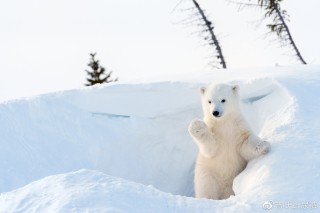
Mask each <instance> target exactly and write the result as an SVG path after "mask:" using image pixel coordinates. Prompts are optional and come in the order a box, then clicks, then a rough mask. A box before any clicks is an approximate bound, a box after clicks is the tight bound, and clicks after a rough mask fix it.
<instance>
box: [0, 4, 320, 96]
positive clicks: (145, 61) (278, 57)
mask: <svg viewBox="0 0 320 213" xmlns="http://www.w3.org/2000/svg"><path fill="white" fill-rule="evenodd" d="M179 1H180V0H139V1H132V0H131V1H130V0H117V1H111V0H68V1H65V0H55V1H52V0H51V1H50V0H29V1H23V0H10V1H3V2H2V3H1V6H0V26H1V33H0V46H1V48H0V58H1V59H0V73H1V79H0V100H7V99H12V98H17V97H23V96H29V95H36V94H40V93H45V92H52V91H57V90H64V89H72V88H79V87H83V85H84V83H85V78H86V73H85V72H84V70H85V69H86V68H87V63H88V61H89V53H90V52H97V53H98V55H97V57H98V58H99V59H100V61H101V64H102V65H103V66H105V67H106V68H107V70H113V71H114V74H113V75H114V77H119V78H120V81H121V80H123V81H124V80H130V79H139V78H143V77H145V76H159V75H167V74H172V73H176V74H183V73H186V74H188V73H190V72H197V71H199V72H201V71H206V70H210V69H211V67H210V66H208V65H207V64H208V62H209V59H208V57H210V49H208V47H207V46H205V45H204V44H205V42H204V41H203V40H201V38H200V37H198V36H197V35H196V34H194V32H196V31H197V28H195V27H193V26H186V25H183V24H181V23H180V21H181V20H183V19H184V18H187V17H188V16H189V13H188V12H186V11H184V12H183V11H181V10H180V9H184V8H189V6H190V5H191V4H190V1H188V0H184V1H182V3H181V4H180V5H179V7H178V8H177V10H175V11H174V12H172V11H173V9H174V7H175V6H176V5H177V3H178V2H179ZM199 2H200V3H201V4H202V6H203V7H204V8H206V11H207V14H209V15H210V17H211V19H212V20H213V21H214V24H215V29H216V34H217V35H218V37H219V38H220V43H221V45H222V47H223V52H224V55H225V57H226V61H227V65H228V67H230V68H252V67H257V68H258V67H268V66H269V67H272V66H275V64H279V65H283V66H286V65H297V64H299V63H298V62H296V61H295V58H294V57H290V56H289V55H288V53H287V49H279V48H278V44H277V42H276V41H274V40H275V37H267V38H264V34H265V32H266V31H265V27H264V24H262V25H260V26H256V25H257V24H256V23H257V21H258V20H259V19H261V18H262V15H261V13H260V11H259V10H257V9H245V10H242V11H238V10H237V7H236V6H235V5H232V4H230V3H228V1H227V0H203V1H201V0H199ZM319 6H320V3H318V2H317V1H316V0H310V1H308V5H305V4H303V2H302V1H299V0H286V1H284V3H283V8H284V9H287V10H288V13H289V14H290V15H291V22H289V26H290V29H291V31H292V34H293V36H294V38H295V40H296V43H297V45H298V47H299V48H300V50H301V52H302V54H303V56H304V57H305V59H306V61H307V62H309V63H310V64H319V60H320V58H319V55H320V54H319V51H320V44H319V41H318V38H319V37H320V30H319V27H318V26H317V25H318V24H317V23H316V22H317V20H320V15H318V14H319V13H318V11H317V10H318V8H320V7H319Z"/></svg>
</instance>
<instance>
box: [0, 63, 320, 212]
mask: <svg viewBox="0 0 320 213" xmlns="http://www.w3.org/2000/svg"><path fill="white" fill-rule="evenodd" d="M281 71H282V72H281ZM302 74H303V75H302ZM237 76H238V77H237ZM248 76H250V77H248ZM302 76H303V77H302ZM319 76H320V75H319V71H318V69H315V68H313V69H310V68H308V69H307V68H306V69H302V68H301V71H299V70H293V71H286V70H280V71H279V70H277V72H275V70H271V71H268V72H257V73H253V72H249V73H246V72H242V73H238V71H237V72H232V71H231V70H230V72H229V74H225V73H221V75H217V74H216V73H212V74H209V73H204V74H201V75H196V76H195V77H194V79H193V80H190V79H187V78H178V79H177V80H172V81H163V82H154V83H140V84H128V83H126V84H111V85H107V86H102V87H93V88H89V89H84V90H74V91H66V92H60V93H55V94H48V95H44V96H40V97H37V98H33V99H29V100H19V101H15V102H9V103H6V104H1V105H0V128H1V129H2V132H1V139H0V145H1V149H0V170H1V174H0V191H1V192H3V193H2V194H1V196H0V212H19V211H20V212H39V211H40V212H45V211H54V212H87V211H93V212H107V211H111V212H205V211H226V212H232V211H242V212H249V211H255V212H258V211H264V209H263V208H262V205H263V204H264V203H265V202H266V201H268V202H270V201H273V202H272V203H273V204H275V203H278V204H279V203H281V202H293V203H294V202H296V203H298V202H306V201H310V202H318V200H317V199H319V197H320V194H319V191H318V190H317V189H319V188H320V184H319V183H318V179H319V176H320V175H319V166H320V158H319V157H318V156H319V154H320V145H319V143H317V141H318V140H319V136H318V135H317V132H318V130H319V129H320V124H319V121H318V120H317V118H318V117H319V114H318V110H317V109H319V103H320V100H319V97H318V96H317V95H316V94H317V92H318V91H319V89H320V88H319V87H320V77H319ZM210 79H215V81H228V82H231V83H236V84H239V85H240V88H241V90H240V91H241V96H242V108H243V111H244V114H245V116H246V118H247V119H248V121H249V123H250V125H251V126H252V128H253V129H254V131H255V132H256V133H258V134H259V135H260V137H262V138H264V139H265V140H268V141H270V142H271V144H272V151H271V153H269V154H268V155H266V156H264V157H261V158H259V159H256V160H253V161H251V162H250V163H249V164H248V166H247V168H246V170H245V171H244V172H242V173H241V174H240V175H239V176H238V177H237V178H236V179H235V181H234V191H235V193H236V196H233V197H231V198H229V199H227V200H224V201H210V200H200V199H194V198H190V197H185V196H191V197H192V196H193V194H194V192H193V169H194V161H195V158H196V155H197V152H198V151H197V147H196V145H195V144H194V143H193V141H192V139H191V138H190V136H189V135H188V132H187V126H188V124H189V122H190V121H191V120H192V119H193V118H195V117H199V118H201V117H202V112H201V106H200V97H199V94H198V88H199V87H200V85H202V84H203V83H210V82H211V80H210ZM83 168H85V169H89V170H83ZM77 170H80V171H78V172H74V171H77ZM92 170H95V171H92ZM98 171H99V172H98ZM63 173H66V174H63ZM56 174H60V175H56ZM305 174H308V175H305ZM52 175H53V176H52ZM42 178H43V179H42ZM39 179H41V180H40V181H36V180H39ZM33 181H35V182H33ZM31 182H33V183H31ZM29 183H31V184H29ZM26 184H29V185H26ZM150 185H152V186H150ZM20 187H22V188H20ZM278 207H279V205H278V206H277V205H274V206H273V208H278Z"/></svg>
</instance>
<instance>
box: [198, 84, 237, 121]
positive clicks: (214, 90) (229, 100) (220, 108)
mask: <svg viewBox="0 0 320 213" xmlns="http://www.w3.org/2000/svg"><path fill="white" fill-rule="evenodd" d="M238 92H239V86H237V85H229V84H211V85H210V86H208V87H201V88H200V93H201V100H202V108H203V112H204V115H205V116H206V117H207V118H212V119H221V118H223V117H226V116H227V115H228V114H230V113H232V112H237V111H238V110H239V109H238V108H239V97H238Z"/></svg>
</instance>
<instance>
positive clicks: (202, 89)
mask: <svg viewBox="0 0 320 213" xmlns="http://www.w3.org/2000/svg"><path fill="white" fill-rule="evenodd" d="M206 90H207V88H206V87H200V93H201V95H203V94H204V93H205V92H206Z"/></svg>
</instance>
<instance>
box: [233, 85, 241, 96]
mask: <svg viewBox="0 0 320 213" xmlns="http://www.w3.org/2000/svg"><path fill="white" fill-rule="evenodd" d="M239 89H240V88H239V86H238V85H233V86H232V91H233V92H234V93H235V94H237V93H238V91H239Z"/></svg>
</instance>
